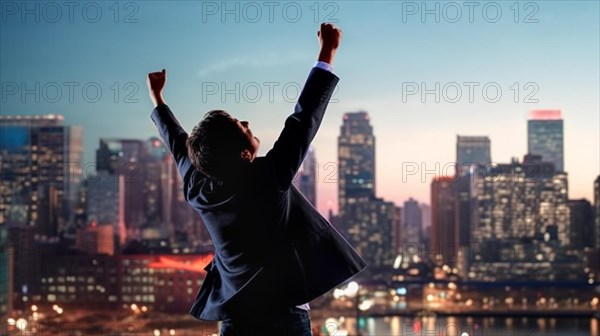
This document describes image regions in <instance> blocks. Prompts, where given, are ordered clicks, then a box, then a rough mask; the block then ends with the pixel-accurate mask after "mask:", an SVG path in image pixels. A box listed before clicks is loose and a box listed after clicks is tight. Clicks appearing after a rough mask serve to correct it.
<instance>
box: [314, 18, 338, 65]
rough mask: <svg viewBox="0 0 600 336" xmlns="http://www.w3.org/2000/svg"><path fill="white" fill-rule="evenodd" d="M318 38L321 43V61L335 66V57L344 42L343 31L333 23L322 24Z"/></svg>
mask: <svg viewBox="0 0 600 336" xmlns="http://www.w3.org/2000/svg"><path fill="white" fill-rule="evenodd" d="M317 36H318V37H319V42H320V43H321V51H320V52H319V61H321V62H325V63H329V64H333V57H334V56H335V52H336V50H337V48H338V47H339V46H340V41H341V40H342V30H341V29H339V28H337V27H336V26H334V25H333V24H331V23H321V29H319V31H318V32H317Z"/></svg>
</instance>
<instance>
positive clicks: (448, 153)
mask: <svg viewBox="0 0 600 336" xmlns="http://www.w3.org/2000/svg"><path fill="white" fill-rule="evenodd" d="M75 3H76V4H77V5H76V6H75V7H74V9H73V13H72V16H71V17H69V8H68V7H65V6H64V5H62V3H61V2H57V4H59V6H60V7H59V9H58V11H60V14H61V15H60V17H58V16H57V15H56V13H59V12H58V11H57V8H54V7H48V5H45V3H38V6H39V10H38V11H37V13H38V15H39V21H40V22H35V21H36V18H35V16H34V14H27V13H26V12H24V10H25V9H34V11H35V8H36V7H35V3H28V4H27V5H25V4H24V2H18V1H17V2H7V1H2V18H1V26H0V28H1V29H0V76H1V81H2V87H1V89H2V92H1V99H0V111H1V113H2V114H45V113H60V114H63V115H64V116H65V120H66V122H67V123H69V124H77V125H81V126H83V128H84V136H85V142H84V146H85V156H84V159H85V160H86V162H92V161H94V152H95V150H96V148H97V146H98V139H99V138H100V137H122V138H147V137H150V136H153V135H155V134H156V132H155V130H154V125H153V124H152V122H151V121H150V118H149V114H150V111H151V109H152V106H151V103H150V101H149V99H148V96H147V91H146V86H145V85H146V84H145V76H146V74H147V73H148V72H149V71H154V70H160V69H161V68H166V69H167V71H168V83H167V89H166V92H165V97H166V100H167V102H168V104H169V105H170V106H171V108H172V109H173V110H174V112H175V113H176V115H177V116H178V117H179V119H180V121H181V122H182V124H183V125H184V126H185V127H186V128H187V129H188V130H190V129H191V128H192V127H193V125H194V124H195V123H196V122H197V121H198V120H199V119H200V118H201V116H202V115H203V114H204V113H205V112H206V111H208V110H211V109H216V108H224V109H226V110H228V111H230V112H231V113H232V114H234V115H235V116H236V117H238V118H240V119H247V120H249V121H250V123H251V127H252V128H253V131H254V133H255V134H256V135H257V136H259V137H260V138H261V140H262V145H261V146H262V147H261V151H260V154H264V153H266V151H267V150H268V149H269V148H270V146H271V145H272V143H273V142H274V140H275V138H276V136H277V135H278V134H279V131H280V129H281V127H282V126H283V122H284V120H285V118H286V117H287V115H288V114H289V113H291V112H292V109H293V98H294V97H295V95H296V92H295V90H296V89H297V88H299V87H300V86H301V85H302V84H303V83H304V81H305V79H306V76H307V74H308V71H309V70H310V67H311V66H312V65H313V63H314V61H315V60H316V55H317V53H318V43H317V39H316V30H317V28H318V25H319V23H320V22H322V21H323V20H324V19H325V18H326V17H328V18H329V19H330V20H335V21H337V24H338V25H339V26H340V27H341V28H342V29H343V31H344V39H343V41H342V46H341V48H340V50H339V52H338V55H337V58H336V60H335V64H334V72H335V73H336V74H337V75H338V76H339V77H340V78H341V80H340V83H339V89H338V91H337V92H336V93H335V95H334V99H336V101H335V102H334V103H332V104H330V107H329V109H328V114H327V116H326V119H325V120H324V121H323V124H322V128H321V130H320V132H319V135H318V136H317V139H316V140H315V143H314V144H315V147H316V153H317V161H318V162H319V163H320V166H321V167H322V169H321V171H320V173H321V174H320V175H321V177H320V182H319V185H318V188H319V208H320V210H322V211H325V210H326V209H327V207H328V206H330V205H331V206H332V207H334V208H335V207H336V203H337V201H336V184H335V183H327V182H326V181H330V179H326V177H327V176H328V175H330V174H334V172H333V168H331V167H332V166H326V164H327V163H330V162H336V160H337V159H336V157H337V154H336V139H337V135H338V133H339V126H340V124H341V118H342V115H343V113H345V112H351V111H358V110H365V111H367V112H369V114H370V117H371V122H372V124H373V127H374V131H375V134H376V137H377V193H378V195H379V196H381V197H384V198H386V199H390V200H393V201H396V202H403V201H404V200H405V199H407V198H408V197H409V196H413V197H415V198H417V199H419V200H420V201H424V202H429V188H430V181H431V178H432V177H433V174H434V173H435V174H437V175H442V174H444V173H447V172H451V171H450V170H447V169H446V170H445V169H444V167H445V166H447V164H448V163H450V162H452V161H453V160H454V157H455V139H456V135H457V134H460V135H488V136H490V137H491V141H492V160H493V161H494V162H507V161H509V160H510V158H511V157H522V156H523V155H524V154H525V153H526V148H527V143H526V120H527V116H528V112H529V111H531V110H535V109H561V110H562V113H563V118H564V120H565V167H566V170H567V171H568V172H569V183H570V196H571V197H572V198H580V197H587V198H588V199H590V198H591V197H592V185H593V184H592V182H593V180H594V179H595V177H596V176H597V175H598V174H599V173H600V138H599V133H600V129H599V127H600V119H599V111H600V104H599V92H600V85H599V78H600V70H599V63H600V61H599V60H600V55H599V40H600V36H599V31H600V26H599V25H600V24H599V22H600V18H599V3H598V2H597V1H538V2H519V3H517V5H518V8H519V12H518V14H517V13H516V8H517V7H514V6H515V5H514V4H515V2H512V1H508V2H503V1H497V2H492V3H490V2H475V4H476V5H477V6H475V7H474V11H473V15H472V17H471V19H472V20H469V15H468V10H469V7H468V6H467V5H465V3H463V2H457V3H453V4H456V6H454V5H448V4H447V3H446V2H427V4H426V6H427V8H426V9H433V8H435V5H436V4H438V5H439V8H440V11H439V13H440V22H439V23H437V22H435V17H434V15H433V14H427V15H426V16H425V20H422V18H421V15H420V14H421V12H422V9H424V8H419V6H421V3H422V2H406V1H405V2H400V1H398V2H394V1H379V2H378V1H370V2H368V1H340V2H320V3H318V4H317V5H315V2H312V1H309V2H289V3H288V2H271V3H272V5H270V6H273V7H272V8H273V10H274V11H273V15H272V16H271V17H269V12H268V11H269V5H268V4H266V3H262V2H252V3H251V4H250V5H249V4H248V3H244V2H228V3H226V4H225V3H224V2H221V1H217V2H202V3H200V2H191V1H171V2H167V1H139V2H120V3H119V6H118V11H117V8H116V7H114V4H113V2H75ZM415 4H416V5H417V9H416V10H417V12H416V13H415V14H414V15H409V11H410V10H415V7H412V6H414V5H415ZM24 6H28V7H27V8H25V7H24ZM44 6H46V7H44ZM224 6H227V8H225V7H224ZM236 6H237V7H236ZM453 6H454V7H453ZM317 7H318V9H319V10H318V13H317V11H316V10H317ZM456 7H459V8H461V11H462V16H461V17H459V18H458V19H454V18H455V17H456V13H457V12H456ZM84 8H85V11H84ZM98 8H100V10H101V13H100V14H98V15H97V12H96V10H97V9H98ZM256 8H260V9H261V16H260V17H258V16H257V15H256V13H257V12H256ZM283 8H285V9H286V11H287V14H284V13H283ZM483 8H486V12H484V11H483ZM498 8H500V10H501V11H502V14H501V15H500V16H497V15H496V10H497V9H498ZM226 9H229V10H232V12H231V13H236V14H227V15H226V16H225V17H224V20H223V17H222V15H221V14H222V13H223V11H224V10H226ZM298 9H300V11H301V14H300V15H296V13H297V10H298ZM116 14H118V16H116ZM23 15H24V16H23ZM128 15H129V16H128ZM236 15H238V16H239V22H236ZM96 16H97V22H95V23H94V22H88V21H94V20H95V17H96ZM515 18H516V21H518V22H517V23H515ZM127 20H129V21H131V20H133V21H137V22H129V23H127V22H124V21H127ZM453 20H454V21H457V22H455V23H451V22H449V21H453ZM71 21H72V22H71ZM115 21H117V22H115ZM251 21H256V22H251ZM270 21H272V22H270ZM470 21H473V22H470ZM488 21H496V22H488ZM524 21H537V22H529V23H526V22H524ZM465 82H467V83H471V82H473V83H477V85H475V86H473V88H474V94H473V101H472V102H470V101H469V99H468V95H467V94H468V89H469V87H468V86H465V84H464V83H465ZM36 83H39V85H40V89H39V92H40V95H41V96H40V101H39V103H38V102H36V101H35V96H34V95H33V94H27V95H25V97H24V99H23V98H22V97H21V93H22V90H21V89H22V87H21V86H22V85H24V86H25V87H26V88H29V89H33V88H35V85H36ZM69 83H76V84H69ZM115 83H116V85H115ZM236 83H238V84H237V85H239V88H240V89H239V91H238V92H237V93H235V94H233V93H230V94H227V95H226V96H225V97H224V99H223V98H222V97H221V95H220V93H221V92H222V89H230V90H231V89H235V88H236ZM265 83H267V84H265ZM268 83H271V84H268ZM421 83H424V85H425V86H424V88H428V89H432V88H434V87H435V85H436V83H439V85H440V94H441V96H440V101H439V103H438V102H436V101H435V99H434V98H435V97H434V95H432V94H429V95H426V96H425V100H424V102H422V99H421V96H420V94H419V93H417V94H415V95H408V94H407V93H406V90H407V88H409V87H411V85H413V84H417V85H418V87H419V90H420V89H421V87H420V86H421ZM449 83H450V84H451V85H449ZM452 83H456V84H452ZM515 83H517V86H518V89H517V86H515ZM486 84H488V87H491V89H490V90H488V91H487V95H484V94H483V93H482V88H483V86H484V85H486ZM15 85H16V86H15ZM269 85H271V86H269ZM445 85H446V87H447V88H448V91H445V92H443V87H444V86H445ZM456 85H458V87H459V88H460V89H461V90H462V96H458V97H460V99H458V101H457V102H451V101H452V100H453V98H454V97H456V91H455V88H456ZM15 87H16V88H17V89H15ZM57 87H58V88H60V93H61V96H60V97H58V96H57V95H56V93H57V89H56V88H57ZM69 87H72V88H73V95H72V98H73V99H72V101H71V99H69V98H70V97H69ZM83 87H86V88H87V90H88V91H87V95H84V94H83V93H82V89H83ZM98 87H99V88H100V89H101V90H102V95H101V96H99V97H98V98H97V100H98V101H96V102H93V101H94V98H95V90H96V88H98ZM497 87H499V88H500V89H501V90H502V95H501V96H500V98H499V100H498V101H497V102H489V101H488V100H493V99H491V98H494V97H495V93H494V92H495V91H494V90H495V88H497ZM269 88H273V91H272V92H271V93H270V92H269ZM283 88H286V90H285V91H284V89H283ZM210 89H213V90H215V89H217V90H218V91H217V92H216V94H210V91H208V90H210ZM11 90H12V91H11ZM14 90H17V91H16V93H14V94H13V92H14ZM257 90H260V92H261V95H260V96H257V95H256V94H257V92H258V91H257ZM419 92H420V91H419ZM516 92H518V93H519V95H518V97H516V96H515V93H516ZM403 93H404V97H403ZM444 93H445V94H444ZM528 94H531V96H530V97H529V100H533V99H535V100H537V103H536V102H525V101H526V98H527V97H526V96H527V95H528ZM236 98H237V99H238V101H236ZM403 98H404V99H403ZM86 99H87V100H88V101H86ZM115 99H116V100H117V101H118V102H116V103H115V101H114V100H115ZM486 99H487V100H486ZM515 99H516V101H517V102H515ZM126 100H127V101H133V102H125V101H126ZM135 100H137V102H135ZM413 163H416V164H417V165H419V166H420V167H423V168H424V169H426V170H427V171H426V172H422V174H421V173H419V174H417V175H412V176H403V167H406V165H409V164H410V165H412V164H413ZM436 163H437V166H436ZM436 167H437V168H436ZM432 171H433V173H432ZM335 174H337V172H335ZM404 175H405V174H404Z"/></svg>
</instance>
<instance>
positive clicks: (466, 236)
mask: <svg viewBox="0 0 600 336" xmlns="http://www.w3.org/2000/svg"><path fill="white" fill-rule="evenodd" d="M491 162H492V159H491V141H490V138H489V137H487V136H460V135H458V136H456V166H457V167H456V169H457V171H456V177H457V179H456V181H455V183H453V185H454V188H455V189H456V190H455V195H456V198H457V202H456V211H455V212H456V214H457V218H456V220H457V221H458V223H457V224H458V239H459V241H458V242H459V244H460V245H461V246H468V245H469V243H470V236H471V214H472V212H473V211H472V209H471V205H472V203H471V200H472V198H473V196H474V195H472V194H471V182H472V180H473V179H472V176H473V175H474V174H477V173H478V172H481V171H483V170H485V168H486V167H488V166H489V165H490V164H491Z"/></svg>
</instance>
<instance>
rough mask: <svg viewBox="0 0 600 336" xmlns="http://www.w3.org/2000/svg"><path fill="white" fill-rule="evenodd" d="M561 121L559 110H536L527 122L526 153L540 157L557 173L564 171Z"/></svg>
mask: <svg viewBox="0 0 600 336" xmlns="http://www.w3.org/2000/svg"><path fill="white" fill-rule="evenodd" d="M563 147H564V138H563V120H562V116H561V111H560V110H536V111H532V112H531V113H530V117H529V120H528V121H527V152H528V153H529V154H534V155H541V157H542V161H543V162H551V163H552V164H554V168H555V169H556V171H557V172H563V171H564V149H563Z"/></svg>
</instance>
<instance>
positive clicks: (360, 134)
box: [338, 112, 375, 216]
mask: <svg viewBox="0 0 600 336" xmlns="http://www.w3.org/2000/svg"><path fill="white" fill-rule="evenodd" d="M338 165H339V167H338V176H339V179H338V199H339V214H340V215H341V216H344V215H345V213H346V212H347V210H348V209H347V206H348V205H349V204H353V203H355V202H357V201H358V200H365V199H366V200H368V199H370V198H372V197H374V196H375V136H374V135H373V128H372V127H371V124H370V123H369V115H368V114H367V113H366V112H355V113H346V114H344V117H343V123H342V127H341V128H340V135H339V137H338Z"/></svg>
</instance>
